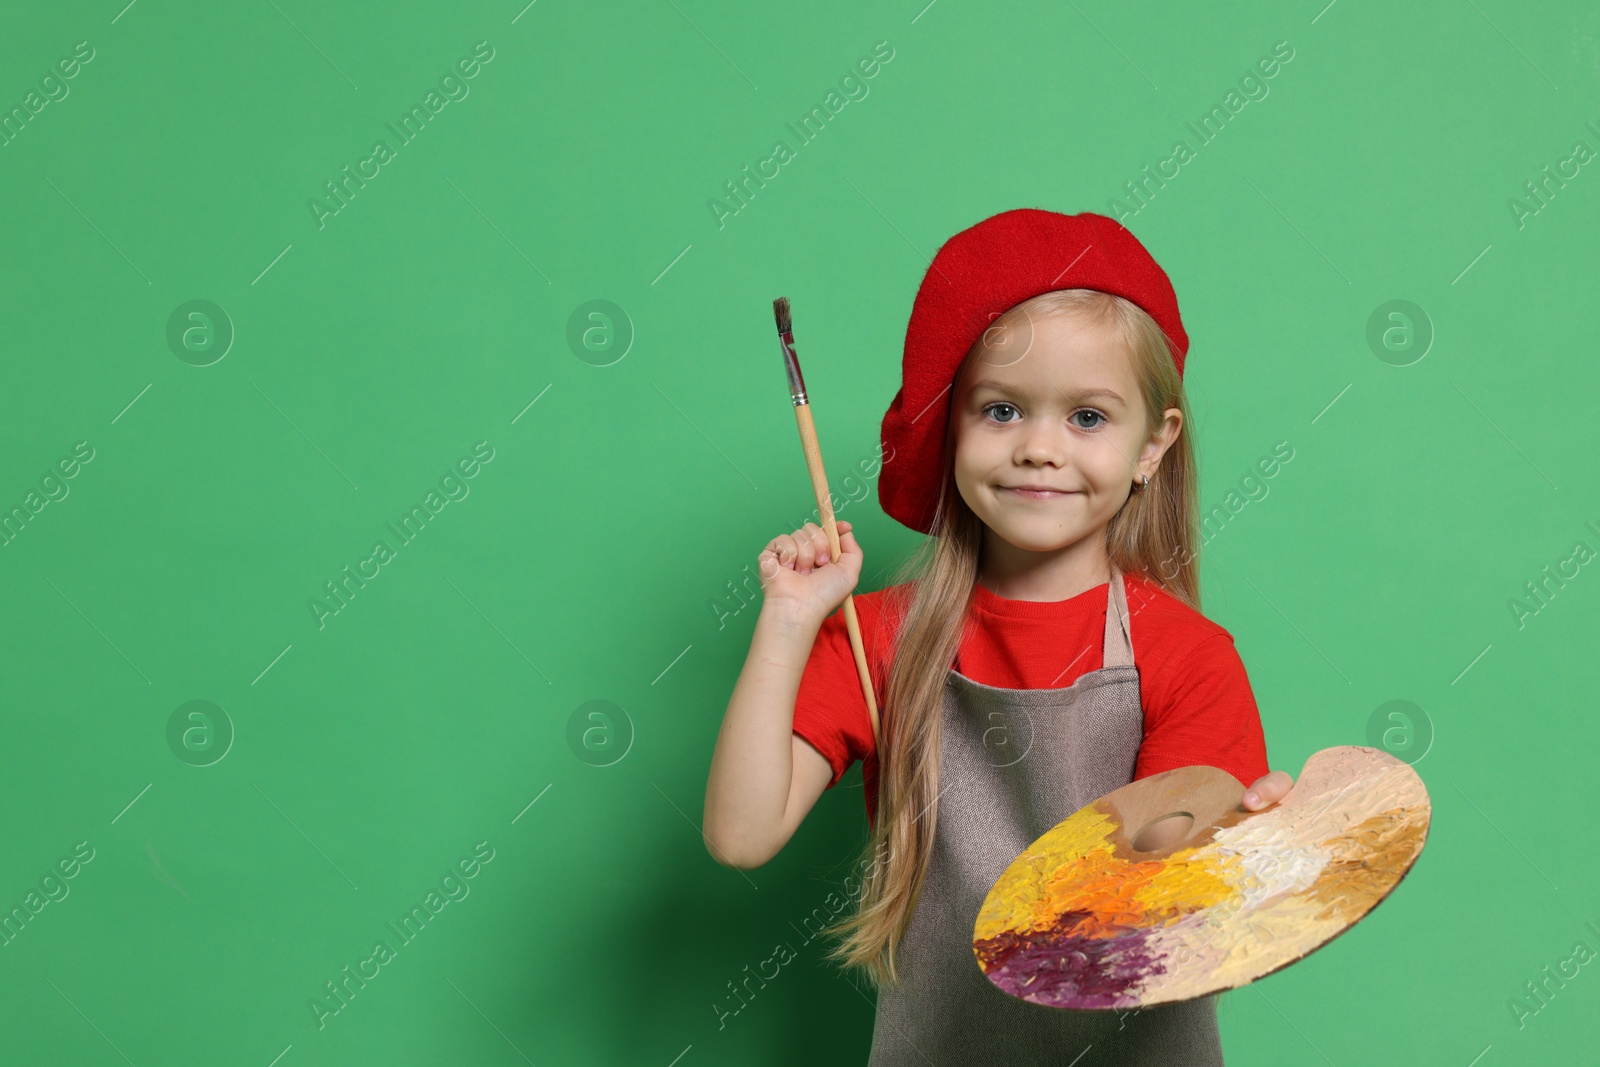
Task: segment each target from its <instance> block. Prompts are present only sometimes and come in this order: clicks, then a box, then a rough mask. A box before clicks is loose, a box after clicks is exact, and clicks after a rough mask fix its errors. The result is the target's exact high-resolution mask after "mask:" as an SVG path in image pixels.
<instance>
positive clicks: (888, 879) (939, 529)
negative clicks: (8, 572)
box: [825, 289, 1200, 986]
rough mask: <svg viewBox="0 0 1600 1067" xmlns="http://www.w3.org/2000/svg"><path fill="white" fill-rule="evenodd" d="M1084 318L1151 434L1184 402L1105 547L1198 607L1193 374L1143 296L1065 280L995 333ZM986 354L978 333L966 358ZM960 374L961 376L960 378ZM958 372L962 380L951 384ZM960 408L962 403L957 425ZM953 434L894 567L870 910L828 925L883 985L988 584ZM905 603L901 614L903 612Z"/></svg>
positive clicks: (905, 917)
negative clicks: (952, 687) (1106, 341)
mask: <svg viewBox="0 0 1600 1067" xmlns="http://www.w3.org/2000/svg"><path fill="white" fill-rule="evenodd" d="M1063 314H1067V315H1075V316H1081V317H1082V318H1084V319H1086V320H1088V321H1091V322H1097V323H1101V324H1104V325H1107V326H1109V327H1110V329H1111V331H1112V333H1113V335H1114V336H1116V337H1117V338H1119V339H1120V340H1121V341H1122V343H1123V344H1124V345H1125V347H1126V348H1127V350H1128V351H1129V352H1130V353H1131V354H1132V359H1133V366H1134V375H1135V378H1136V379H1137V380H1138V382H1139V386H1140V390H1141V392H1142V394H1143V398H1144V407H1145V418H1146V422H1145V424H1146V426H1147V427H1148V428H1149V429H1150V430H1151V431H1152V432H1153V431H1154V430H1155V428H1156V427H1159V426H1160V425H1161V422H1162V419H1163V413H1164V412H1165V411H1166V409H1168V408H1177V409H1178V410H1179V411H1181V412H1182V413H1183V426H1182V428H1181V430H1180V432H1179V434H1178V437H1177V438H1176V439H1175V440H1174V441H1173V443H1172V444H1171V445H1170V446H1169V447H1168V449H1167V451H1166V453H1165V454H1164V455H1163V457H1162V460H1161V466H1160V469H1159V473H1158V474H1157V475H1156V476H1155V477H1152V478H1151V479H1150V482H1149V484H1148V485H1147V486H1145V487H1144V488H1142V489H1140V490H1138V491H1137V492H1133V493H1132V494H1131V495H1130V496H1129V498H1128V500H1127V502H1126V503H1124V504H1123V506H1122V508H1121V509H1120V510H1119V511H1118V512H1117V514H1116V515H1115V516H1114V517H1113V518H1112V520H1111V522H1110V524H1109V525H1108V526H1107V528H1106V549H1107V553H1108V555H1109V556H1110V558H1111V560H1112V561H1113V562H1114V563H1115V564H1116V565H1117V567H1118V568H1119V569H1120V570H1122V571H1123V572H1125V573H1132V574H1135V575H1139V576H1141V577H1143V578H1145V580H1147V581H1152V582H1154V583H1155V584H1157V585H1159V586H1161V587H1162V588H1163V589H1165V590H1166V591H1167V592H1168V593H1170V594H1171V595H1173V596H1174V597H1176V598H1177V599H1179V600H1180V601H1182V602H1184V603H1185V604H1188V605H1189V606H1190V607H1192V608H1194V609H1195V610H1196V611H1198V610H1199V609H1200V591H1199V584H1198V574H1197V571H1198V567H1197V561H1196V558H1195V555H1196V551H1197V546H1198V544H1199V525H1198V514H1199V505H1198V499H1197V487H1196V481H1197V479H1196V474H1195V466H1194V453H1193V450H1192V448H1191V444H1190V435H1189V408H1188V402H1187V400H1186V398H1185V396H1184V392H1183V380H1182V378H1180V377H1179V375H1178V369H1177V366H1176V365H1175V364H1174V362H1173V357H1172V351H1171V348H1170V347H1169V345H1168V342H1167V338H1166V335H1165V334H1164V333H1163V332H1162V330H1161V327H1160V326H1158V325H1157V324H1156V322H1155V320H1154V319H1152V318H1151V317H1150V316H1149V314H1147V313H1146V312H1145V311H1144V310H1143V309H1142V308H1140V307H1139V306H1138V305H1136V304H1134V303H1133V302H1131V301H1129V300H1127V299H1124V298H1123V297H1120V296H1115V295H1113V294H1111V293H1104V292H1100V291H1099V290H1095V289H1058V290H1054V291H1051V292H1047V293H1041V294H1039V295H1038V296H1035V297H1033V298H1031V299H1029V300H1026V301H1023V302H1022V303H1020V304H1018V305H1016V306H1015V307H1012V308H1010V309H1009V310H1007V311H1006V312H1005V314H1003V315H1001V316H1000V318H999V319H997V320H996V321H995V322H994V323H993V324H992V325H991V327H990V331H989V332H994V331H996V330H1004V329H1006V328H1008V327H1016V326H1018V325H1021V324H1022V323H1023V322H1024V321H1032V319H1033V318H1034V317H1039V316H1045V315H1063ZM983 349H984V339H983V338H982V337H980V338H979V339H978V340H977V341H976V342H975V343H974V344H973V346H972V348H971V349H970V350H969V351H968V353H967V355H966V357H965V360H964V361H963V364H962V366H963V367H965V366H966V362H967V361H970V360H971V359H972V358H973V356H974V355H976V354H977V353H978V352H980V351H982V350H983ZM959 373H960V372H959V371H958V372H957V377H959ZM952 381H954V379H952ZM954 417H955V404H954V403H953V402H952V404H951V418H952V422H953V421H954ZM954 437H955V434H954V432H953V430H951V429H947V430H946V433H945V443H944V453H943V456H942V459H941V463H942V465H943V469H944V478H943V482H942V485H941V488H940V493H939V499H938V503H937V506H936V511H935V515H934V520H933V526H932V529H931V536H929V537H928V538H926V539H924V540H923V542H922V543H921V545H920V546H919V547H918V549H917V551H916V552H914V553H913V554H912V555H911V557H910V558H908V559H907V560H906V561H905V562H904V563H903V564H902V565H901V566H900V567H899V568H898V570H897V573H896V574H895V576H894V579H893V581H892V583H891V585H892V586H893V587H895V588H892V589H891V591H890V593H889V595H890V596H891V597H892V598H894V599H895V600H896V601H897V603H896V604H893V605H889V608H890V615H891V617H893V616H895V615H899V616H900V617H901V622H900V625H899V629H898V632H897V634H896V636H895V653H894V659H893V662H892V664H891V667H890V671H889V684H888V689H887V693H886V699H885V701H884V704H885V711H884V717H883V722H882V734H883V742H882V744H883V748H882V751H881V752H880V753H879V758H878V806H877V817H876V820H875V824H874V827H873V830H872V833H871V835H870V837H869V838H868V841H867V844H866V846H865V848H864V849H863V852H862V854H861V856H860V859H859V862H858V864H857V866H858V867H860V868H862V869H863V870H864V871H865V875H864V881H863V884H862V889H861V899H860V907H859V908H858V910H857V911H856V912H855V913H854V914H852V915H850V916H847V917H846V918H845V919H844V920H842V921H841V922H839V923H837V924H835V925H834V926H832V927H830V928H828V929H827V930H826V931H825V932H826V933H829V934H840V935H843V938H842V941H841V942H840V943H839V944H838V945H836V946H834V947H833V948H832V949H831V950H830V951H829V954H828V958H829V959H831V960H833V961H835V962H836V963H840V964H842V965H844V966H847V967H858V968H863V969H864V970H865V971H866V972H867V974H868V976H869V977H870V979H871V981H872V982H873V983H874V984H875V985H878V986H882V985H884V984H886V983H893V984H898V983H899V972H898V970H897V967H896V959H895V952H896V949H897V948H898V946H899V943H900V940H901V938H902V937H903V936H904V934H905V930H906V927H907V926H908V925H909V923H910V921H911V915H912V912H913V910H914V909H915V907H916V902H917V895H918V893H919V892H920V891H921V888H922V881H923V877H924V876H925V874H926V873H927V867H928V859H929V856H930V855H931V854H932V851H933V840H934V829H935V826H936V824H937V813H938V807H937V801H938V796H939V781H938V778H939V713H940V707H941V702H942V699H943V691H944V685H945V680H946V678H947V674H948V671H949V669H950V665H951V663H952V662H953V661H954V659H955V656H956V653H957V651H958V650H959V648H960V643H961V637H962V633H963V630H964V628H965V625H966V618H967V610H968V607H969V605H970V603H971V599H972V595H973V586H974V584H975V583H976V581H977V575H978V563H979V554H980V549H981V547H982V544H983V522H982V520H980V519H979V518H978V517H977V515H975V514H974V513H973V511H972V509H971V508H970V507H968V506H967V504H966V501H965V500H963V499H962V497H961V494H960V492H959V491H957V489H956V486H955V481H954V475H953V462H954V456H955V444H954ZM896 609H900V610H896Z"/></svg>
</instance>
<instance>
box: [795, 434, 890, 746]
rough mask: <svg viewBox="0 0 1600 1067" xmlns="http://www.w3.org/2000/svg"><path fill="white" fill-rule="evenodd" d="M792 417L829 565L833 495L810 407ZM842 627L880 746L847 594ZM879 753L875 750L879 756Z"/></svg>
mask: <svg viewBox="0 0 1600 1067" xmlns="http://www.w3.org/2000/svg"><path fill="white" fill-rule="evenodd" d="M794 418H795V422H796V423H797V424H799V427H800V447H801V448H802V449H804V450H805V454H806V469H807V470H808V471H810V472H811V490H812V492H813V493H815V494H816V497H817V513H818V515H820V516H821V518H822V529H823V531H824V532H825V533H826V534H827V535H828V560H829V562H832V561H833V560H836V559H838V558H839V555H840V549H839V529H838V527H837V526H836V525H834V521H833V495H832V494H831V493H830V492H829V491H828V476H827V474H826V473H824V472H823V469H822V446H821V445H819V444H817V427H816V425H815V424H814V423H813V422H812V421H811V405H810V404H796V405H795V409H794ZM844 625H845V629H846V630H848V631H849V633H850V650H851V651H852V652H854V653H855V657H856V674H857V675H858V676H859V677H860V679H861V692H862V694H863V695H864V696H865V697H866V698H867V715H868V716H869V717H870V718H871V719H872V741H873V745H874V747H878V746H880V745H881V743H882V739H881V738H880V736H879V731H878V701H877V698H876V697H875V696H873V693H872V673H871V672H870V671H869V670H868V669H867V649H866V646H865V645H864V644H863V643H862V641H861V624H860V623H859V622H857V621H856V602H855V597H854V596H853V595H850V594H847V595H846V596H845V598H844ZM881 751H882V750H881V748H879V752H880V754H881ZM881 765H882V764H881V763H880V766H881Z"/></svg>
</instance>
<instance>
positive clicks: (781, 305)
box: [772, 296, 794, 334]
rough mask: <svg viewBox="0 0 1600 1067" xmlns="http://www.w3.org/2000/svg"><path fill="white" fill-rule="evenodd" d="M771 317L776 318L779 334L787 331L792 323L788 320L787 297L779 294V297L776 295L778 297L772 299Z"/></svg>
mask: <svg viewBox="0 0 1600 1067" xmlns="http://www.w3.org/2000/svg"><path fill="white" fill-rule="evenodd" d="M772 317H773V318H774V319H776V320H777V322H778V332H779V333H780V334H785V333H788V332H789V330H790V329H791V328H792V327H793V325H794V324H793V323H792V322H790V321H789V298H788V297H786V296H780V297H778V299H776V300H774V301H773V302H772Z"/></svg>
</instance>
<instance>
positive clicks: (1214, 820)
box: [972, 745, 1432, 1010]
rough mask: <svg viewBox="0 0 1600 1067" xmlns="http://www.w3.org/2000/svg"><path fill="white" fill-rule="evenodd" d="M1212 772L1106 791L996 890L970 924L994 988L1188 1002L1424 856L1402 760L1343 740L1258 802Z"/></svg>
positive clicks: (1315, 933) (1419, 791) (1279, 964)
mask: <svg viewBox="0 0 1600 1067" xmlns="http://www.w3.org/2000/svg"><path fill="white" fill-rule="evenodd" d="M1243 793H1244V787H1243V786H1241V785H1240V784H1239V781H1238V779H1236V778H1234V777H1233V775H1231V774H1228V773H1227V772H1226V771H1222V770H1218V769H1217V768H1215V767H1199V766H1196V767H1181V768H1179V769H1177V770H1173V771H1166V772H1164V773H1162V774H1156V775H1152V776H1150V777H1149V778H1144V779H1141V780H1139V781H1137V782H1133V783H1131V784H1129V785H1126V786H1123V787H1122V788H1121V789H1117V790H1114V791H1112V792H1110V793H1107V794H1106V795H1105V796H1104V797H1101V798H1100V799H1099V800H1097V801H1095V802H1094V803H1093V804H1090V805H1089V806H1087V807H1085V808H1082V809H1080V810H1079V811H1077V812H1075V813H1074V814H1073V815H1071V816H1070V817H1068V818H1067V819H1066V820H1064V821H1063V822H1061V823H1059V824H1058V825H1056V826H1055V827H1054V828H1053V829H1051V830H1050V831H1049V832H1048V833H1046V834H1045V835H1044V836H1043V837H1041V838H1039V839H1038V840H1037V841H1035V842H1034V843H1033V844H1032V845H1031V846H1029V848H1028V849H1027V850H1026V851H1025V852H1023V853H1022V855H1020V856H1018V857H1017V858H1016V860H1015V861H1013V862H1012V864H1011V866H1010V867H1008V868H1006V870H1005V872H1004V873H1003V874H1002V875H1001V876H1000V878H999V879H998V880H997V881H996V882H995V884H994V887H993V888H992V889H991V890H990V891H989V895H988V897H987V898H985V900H984V904H983V908H982V909H981V910H980V911H979V913H978V920H977V923H976V925H975V927H974V929H973V941H972V951H973V953H974V955H975V956H976V957H977V962H978V965H979V967H980V968H982V970H983V972H984V973H985V974H986V975H988V977H989V980H990V981H991V982H993V983H994V984H995V986H997V987H998V988H999V989H1001V990H1003V991H1004V992H1006V993H1009V994H1010V995H1012V996H1014V997H1018V998H1020V999H1022V1000H1027V1001H1030V1002H1032V1003H1035V1004H1041V1005H1047V1006H1050V1007H1057V1008H1076V1009H1091V1010H1092V1009H1125V1008H1143V1007H1150V1006H1153V1005H1156V1004H1167V1003H1172V1002H1175V1001H1181V1000H1189V999H1192V998H1194V997H1200V996H1205V995H1208V994H1211V993H1217V992H1220V991H1222V990H1225V989H1232V988H1235V987H1237V986H1242V985H1245V984H1246V983H1248V982H1252V981H1254V980H1255V979H1257V978H1260V977H1262V976H1264V975H1267V974H1271V973H1272V972H1273V971H1276V970H1279V969H1280V968H1283V967H1286V966H1288V965H1289V964H1291V963H1293V962H1295V961H1296V960H1298V959H1301V958H1302V957H1304V956H1306V955H1307V954H1309V953H1310V952H1312V951H1314V950H1315V949H1317V948H1320V947H1321V946H1322V945H1325V944H1327V943H1328V942H1329V941H1331V940H1332V939H1333V938H1335V937H1337V936H1338V935H1339V934H1341V933H1343V932H1344V931H1345V930H1347V929H1349V928H1350V927H1351V926H1353V925H1354V924H1355V923H1356V922H1357V921H1358V920H1359V919H1360V918H1361V917H1362V916H1364V915H1366V914H1367V913H1368V912H1369V911H1371V910H1372V909H1373V908H1374V907H1376V906H1377V904H1378V902H1379V901H1380V900H1382V899H1383V898H1384V897H1385V896H1387V895H1388V894H1389V892H1390V891H1391V890H1393V889H1394V887H1395V886H1396V885H1398V884H1399V882H1400V879H1401V878H1403V877H1404V876H1405V874H1406V872H1407V871H1409V870H1410V868H1411V865H1412V864H1413V863H1414V862H1415V861H1416V858H1417V856H1418V855H1420V854H1421V852H1422V846H1423V842H1424V841H1425V840H1426V838H1427V835H1428V822H1429V817H1430V814H1431V810H1432V809H1431V805H1430V803H1429V800H1428V791H1427V789H1426V788H1424V786H1423V784H1422V780H1421V779H1420V778H1419V777H1417V774H1416V772H1415V771H1413V770H1412V769H1411V767H1410V766H1409V765H1407V764H1406V763H1404V762H1403V761H1401V760H1398V759H1396V758H1395V757H1393V756H1390V755H1388V754H1387V753H1385V752H1382V751H1379V750H1378V749H1374V748H1366V747H1362V746H1356V745H1346V746H1340V747H1337V748H1327V749H1323V750H1322V751H1320V752H1317V753H1315V754H1313V755H1312V756H1311V758H1310V759H1308V760H1307V761H1306V765H1305V770H1304V771H1303V772H1301V774H1300V777H1299V780H1298V781H1297V782H1296V783H1295V785H1294V788H1293V789H1291V790H1290V791H1289V793H1288V794H1287V795H1286V796H1285V797H1284V798H1283V800H1282V802H1280V803H1278V804H1276V805H1274V806H1272V807H1269V808H1267V809H1266V810H1264V811H1259V812H1249V811H1246V810H1245V809H1244V808H1243V807H1241V806H1240V798H1241V796H1242V794H1243Z"/></svg>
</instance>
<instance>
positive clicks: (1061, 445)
mask: <svg viewBox="0 0 1600 1067" xmlns="http://www.w3.org/2000/svg"><path fill="white" fill-rule="evenodd" d="M1017 453H1018V454H1017V459H1018V460H1019V461H1021V462H1024V463H1048V464H1051V465H1053V466H1057V467H1059V466H1061V465H1062V464H1063V463H1065V462H1066V460H1067V446H1066V433H1065V431H1063V430H1062V429H1060V428H1059V427H1056V426H1034V427H1032V428H1031V429H1030V430H1029V432H1028V433H1027V435H1026V436H1025V437H1024V438H1023V440H1022V443H1021V445H1020V446H1019V447H1018V449H1017Z"/></svg>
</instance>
